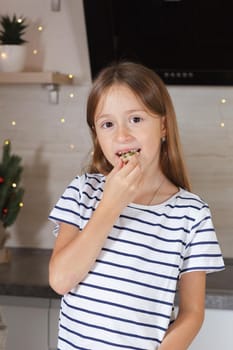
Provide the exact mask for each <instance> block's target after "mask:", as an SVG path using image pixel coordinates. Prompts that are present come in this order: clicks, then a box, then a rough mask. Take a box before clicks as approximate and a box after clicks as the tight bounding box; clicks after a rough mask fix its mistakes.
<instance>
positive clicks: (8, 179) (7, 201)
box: [0, 141, 24, 227]
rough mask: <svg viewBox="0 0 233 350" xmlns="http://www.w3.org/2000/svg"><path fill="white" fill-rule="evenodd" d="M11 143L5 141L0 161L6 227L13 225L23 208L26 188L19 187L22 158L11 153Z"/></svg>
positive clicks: (0, 203)
mask: <svg viewBox="0 0 233 350" xmlns="http://www.w3.org/2000/svg"><path fill="white" fill-rule="evenodd" d="M10 151H11V144H10V142H9V141H5V143H4V146H3V155H2V163H0V221H2V224H3V226H4V227H7V226H10V225H12V224H13V223H14V222H15V220H16V217H17V215H18V213H19V210H20V208H21V206H20V203H22V199H23V195H24V189H23V188H22V187H19V182H20V178H21V174H22V170H23V168H22V166H21V165H20V163H21V158H20V157H19V156H16V155H11V154H10Z"/></svg>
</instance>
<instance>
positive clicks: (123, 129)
mask: <svg viewBox="0 0 233 350" xmlns="http://www.w3.org/2000/svg"><path fill="white" fill-rule="evenodd" d="M116 138H117V140H118V141H120V142H125V141H128V140H130V139H131V138H132V135H131V133H130V130H129V128H128V127H127V126H125V125H121V126H118V128H117V131H116Z"/></svg>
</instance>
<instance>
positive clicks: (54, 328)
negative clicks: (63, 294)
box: [49, 299, 60, 350]
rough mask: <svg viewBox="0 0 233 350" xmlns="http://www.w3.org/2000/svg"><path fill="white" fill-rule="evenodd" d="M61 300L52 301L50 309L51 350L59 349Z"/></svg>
mask: <svg viewBox="0 0 233 350" xmlns="http://www.w3.org/2000/svg"><path fill="white" fill-rule="evenodd" d="M59 312H60V300H59V299H56V300H55V299H52V300H51V302H50V308H49V350H55V349H57V336H58V321H59Z"/></svg>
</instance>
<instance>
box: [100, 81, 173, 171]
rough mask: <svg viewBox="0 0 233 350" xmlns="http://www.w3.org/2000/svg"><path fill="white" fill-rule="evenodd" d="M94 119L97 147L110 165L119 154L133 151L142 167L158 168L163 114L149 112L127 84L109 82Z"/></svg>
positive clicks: (115, 161)
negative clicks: (111, 83)
mask: <svg viewBox="0 0 233 350" xmlns="http://www.w3.org/2000/svg"><path fill="white" fill-rule="evenodd" d="M94 121H95V129H96V134H97V138H98V141H99V144H100V147H101V149H102V151H103V153H104V155H105V157H106V159H107V160H108V161H109V162H110V163H111V164H112V165H113V166H114V165H116V163H117V162H118V161H119V156H120V155H122V154H124V153H127V152H130V151H133V152H134V151H137V152H138V159H139V162H140V164H141V168H142V170H144V171H147V172H148V171H149V169H151V170H152V171H155V170H156V169H157V168H158V165H159V156H160V145H161V138H162V137H163V136H165V134H166V129H165V117H160V116H158V115H155V114H154V115H153V114H152V113H151V112H149V111H148V110H147V109H146V107H145V106H144V105H143V103H142V102H141V101H140V100H139V98H137V97H136V95H135V94H134V93H133V92H132V91H131V90H130V89H129V88H128V87H126V86H124V85H115V86H112V87H111V88H110V89H109V90H108V91H107V92H106V93H105V94H104V95H103V96H102V98H101V99H100V101H99V104H98V106H97V110H96V113H95V120H94Z"/></svg>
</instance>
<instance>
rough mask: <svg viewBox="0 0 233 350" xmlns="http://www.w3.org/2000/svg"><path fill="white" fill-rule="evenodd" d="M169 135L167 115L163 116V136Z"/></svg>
mask: <svg viewBox="0 0 233 350" xmlns="http://www.w3.org/2000/svg"><path fill="white" fill-rule="evenodd" d="M166 136H167V119H166V116H163V117H161V138H163V137H166Z"/></svg>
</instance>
